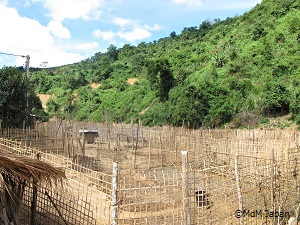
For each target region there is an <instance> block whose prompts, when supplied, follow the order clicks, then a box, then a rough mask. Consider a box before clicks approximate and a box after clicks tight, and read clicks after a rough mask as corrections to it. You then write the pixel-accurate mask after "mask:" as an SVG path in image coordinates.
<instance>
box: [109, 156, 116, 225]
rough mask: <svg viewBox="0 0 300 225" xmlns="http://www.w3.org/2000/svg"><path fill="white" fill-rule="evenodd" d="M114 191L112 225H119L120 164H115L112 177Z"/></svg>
mask: <svg viewBox="0 0 300 225" xmlns="http://www.w3.org/2000/svg"><path fill="white" fill-rule="evenodd" d="M111 185H112V191H111V221H110V224H111V225H117V210H118V196H117V191H118V162H113V176H112V182H111Z"/></svg>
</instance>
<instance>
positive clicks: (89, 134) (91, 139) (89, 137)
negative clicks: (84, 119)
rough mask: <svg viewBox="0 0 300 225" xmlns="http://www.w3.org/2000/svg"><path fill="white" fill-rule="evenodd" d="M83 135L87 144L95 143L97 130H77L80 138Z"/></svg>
mask: <svg viewBox="0 0 300 225" xmlns="http://www.w3.org/2000/svg"><path fill="white" fill-rule="evenodd" d="M83 134H84V140H85V143H87V144H94V143H96V138H97V137H98V136H99V134H98V129H87V128H83V129H80V130H79V135H80V136H81V137H82V135H83Z"/></svg>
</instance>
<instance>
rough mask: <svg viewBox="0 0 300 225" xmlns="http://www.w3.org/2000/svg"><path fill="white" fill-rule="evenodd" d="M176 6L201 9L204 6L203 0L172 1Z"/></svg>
mask: <svg viewBox="0 0 300 225" xmlns="http://www.w3.org/2000/svg"><path fill="white" fill-rule="evenodd" d="M172 1H173V2H174V3H176V4H186V5H188V6H196V7H200V6H202V3H203V1H202V0H172Z"/></svg>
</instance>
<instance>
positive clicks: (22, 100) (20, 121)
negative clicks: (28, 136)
mask: <svg viewBox="0 0 300 225" xmlns="http://www.w3.org/2000/svg"><path fill="white" fill-rule="evenodd" d="M41 109H42V104H41V102H40V100H39V99H38V98H37V96H36V95H35V92H34V90H33V88H32V87H31V85H30V83H29V81H28V78H27V77H26V76H25V75H24V74H23V73H22V72H21V71H20V70H19V69H17V68H15V67H4V68H2V69H1V70H0V126H1V128H8V127H14V128H15V127H17V128H22V127H23V125H24V122H25V125H26V126H27V125H30V124H32V122H33V120H32V115H33V113H35V112H36V113H38V114H40V113H41V114H43V113H44V112H43V110H41ZM35 116H38V115H35ZM44 116H45V114H43V117H44Z"/></svg>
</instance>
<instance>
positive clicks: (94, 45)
mask: <svg viewBox="0 0 300 225" xmlns="http://www.w3.org/2000/svg"><path fill="white" fill-rule="evenodd" d="M98 46H99V44H98V43H97V42H91V43H84V44H79V45H76V47H75V48H76V49H78V50H90V49H94V48H97V47H98Z"/></svg>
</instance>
